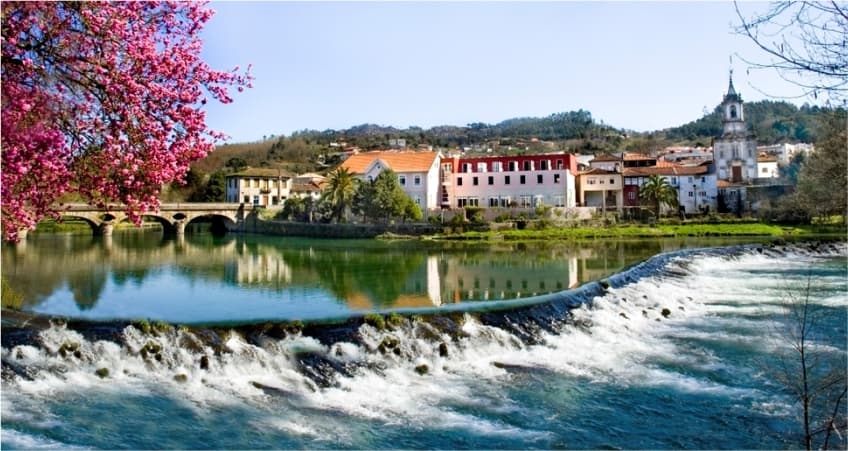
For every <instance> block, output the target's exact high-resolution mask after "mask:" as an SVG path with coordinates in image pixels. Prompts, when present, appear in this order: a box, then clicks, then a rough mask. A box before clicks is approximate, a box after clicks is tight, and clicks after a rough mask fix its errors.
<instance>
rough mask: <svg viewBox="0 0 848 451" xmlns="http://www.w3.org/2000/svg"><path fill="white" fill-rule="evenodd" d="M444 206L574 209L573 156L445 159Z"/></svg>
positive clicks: (548, 155) (442, 161) (442, 200)
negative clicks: (542, 206)
mask: <svg viewBox="0 0 848 451" xmlns="http://www.w3.org/2000/svg"><path fill="white" fill-rule="evenodd" d="M441 169H442V192H441V193H442V195H441V206H442V207H445V208H451V207H454V208H461V207H465V206H473V207H524V208H527V207H536V206H541V205H547V206H552V207H573V206H574V205H575V202H576V200H575V199H576V196H575V194H576V193H575V175H576V173H577V160H576V158H575V157H574V155H571V154H565V153H558V154H537V155H521V156H492V157H488V156H487V157H460V156H452V157H446V158H442V160H441Z"/></svg>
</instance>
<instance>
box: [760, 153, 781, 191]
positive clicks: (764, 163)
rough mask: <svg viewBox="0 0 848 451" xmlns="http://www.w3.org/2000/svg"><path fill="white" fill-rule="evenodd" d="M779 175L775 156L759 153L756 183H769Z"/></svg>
mask: <svg viewBox="0 0 848 451" xmlns="http://www.w3.org/2000/svg"><path fill="white" fill-rule="evenodd" d="M779 177H780V168H779V167H778V164H777V157H775V156H771V155H768V154H760V156H758V157H757V183H760V184H761V183H770V182H772V181H775V180H777V179H778V178H779Z"/></svg>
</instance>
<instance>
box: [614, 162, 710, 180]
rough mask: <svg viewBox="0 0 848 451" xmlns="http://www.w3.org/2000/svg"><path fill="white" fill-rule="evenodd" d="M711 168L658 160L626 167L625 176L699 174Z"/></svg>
mask: <svg viewBox="0 0 848 451" xmlns="http://www.w3.org/2000/svg"><path fill="white" fill-rule="evenodd" d="M660 163H662V164H660ZM709 170H710V168H709V167H708V166H681V165H679V164H674V163H672V162H670V161H663V162H657V165H656V166H643V167H638V168H624V171H623V174H624V176H625V177H639V176H649V175H698V174H706V173H707V172H709Z"/></svg>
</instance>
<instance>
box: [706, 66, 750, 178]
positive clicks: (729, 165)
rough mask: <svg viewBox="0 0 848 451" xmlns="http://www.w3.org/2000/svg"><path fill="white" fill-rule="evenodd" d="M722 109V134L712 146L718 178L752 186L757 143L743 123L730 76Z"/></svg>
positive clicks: (737, 95)
mask: <svg viewBox="0 0 848 451" xmlns="http://www.w3.org/2000/svg"><path fill="white" fill-rule="evenodd" d="M721 110H722V119H721V122H722V134H721V136H720V137H718V138H716V139H715V142H714V143H713V161H715V164H716V170H717V172H718V179H719V180H726V181H728V182H730V183H732V184H746V183H751V182H753V180H754V179H755V178H757V141H756V140H755V139H754V134H753V133H751V132H749V131H748V127H747V125H746V124H745V114H744V109H743V105H742V96H741V95H739V94H737V93H736V89H734V88H733V78H732V77H731V79H730V85H729V87H728V89H727V94H726V95H725V96H724V101H723V102H722V103H721Z"/></svg>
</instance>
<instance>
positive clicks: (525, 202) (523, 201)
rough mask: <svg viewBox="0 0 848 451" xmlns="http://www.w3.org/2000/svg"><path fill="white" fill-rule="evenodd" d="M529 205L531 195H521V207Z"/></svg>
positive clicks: (530, 203)
mask: <svg viewBox="0 0 848 451" xmlns="http://www.w3.org/2000/svg"><path fill="white" fill-rule="evenodd" d="M531 205H532V198H531V196H527V195H524V196H521V206H522V207H524V208H527V207H530V206H531Z"/></svg>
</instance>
